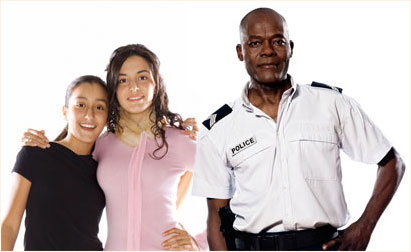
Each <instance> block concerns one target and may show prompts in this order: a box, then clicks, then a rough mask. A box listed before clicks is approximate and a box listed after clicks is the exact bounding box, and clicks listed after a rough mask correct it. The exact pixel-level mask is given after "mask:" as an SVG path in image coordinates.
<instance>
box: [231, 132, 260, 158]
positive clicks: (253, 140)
mask: <svg viewBox="0 0 411 252" xmlns="http://www.w3.org/2000/svg"><path fill="white" fill-rule="evenodd" d="M256 143H257V138H255V136H253V137H250V138H247V139H245V140H244V141H242V142H241V143H238V144H237V145H236V146H233V147H232V148H231V156H232V157H234V156H235V155H237V154H238V153H240V152H241V151H243V150H245V149H247V148H248V147H251V146H252V145H254V144H256Z"/></svg>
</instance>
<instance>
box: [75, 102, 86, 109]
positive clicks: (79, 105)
mask: <svg viewBox="0 0 411 252" xmlns="http://www.w3.org/2000/svg"><path fill="white" fill-rule="evenodd" d="M76 107H78V108H84V107H86V105H84V104H83V103H78V104H77V105H76Z"/></svg>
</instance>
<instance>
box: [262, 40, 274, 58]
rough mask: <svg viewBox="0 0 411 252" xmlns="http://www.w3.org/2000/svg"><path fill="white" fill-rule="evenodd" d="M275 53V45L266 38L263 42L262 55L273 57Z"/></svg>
mask: <svg viewBox="0 0 411 252" xmlns="http://www.w3.org/2000/svg"><path fill="white" fill-rule="evenodd" d="M274 55H275V51H274V47H273V45H272V44H271V43H270V41H268V40H266V41H264V42H263V43H262V47H261V56H262V57H272V56H274Z"/></svg>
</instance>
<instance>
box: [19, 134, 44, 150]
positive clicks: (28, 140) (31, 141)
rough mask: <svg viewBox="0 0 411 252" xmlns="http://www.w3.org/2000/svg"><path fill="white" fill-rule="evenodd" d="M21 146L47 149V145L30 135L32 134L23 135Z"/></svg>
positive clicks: (40, 139) (42, 140) (39, 138)
mask: <svg viewBox="0 0 411 252" xmlns="http://www.w3.org/2000/svg"><path fill="white" fill-rule="evenodd" d="M22 142H23V145H28V146H38V147H49V143H48V142H46V141H44V138H42V137H39V136H36V135H32V134H27V135H26V133H25V136H24V137H23V138H22Z"/></svg>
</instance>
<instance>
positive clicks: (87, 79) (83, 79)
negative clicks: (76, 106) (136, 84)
mask: <svg viewBox="0 0 411 252" xmlns="http://www.w3.org/2000/svg"><path fill="white" fill-rule="evenodd" d="M84 83H90V84H97V85H99V86H101V87H102V88H103V89H104V90H105V91H106V92H107V85H106V83H105V82H104V81H103V80H102V79H100V78H99V77H97V76H94V75H83V76H80V77H78V78H77V79H75V80H74V81H72V82H71V83H70V85H68V87H67V89H66V96H65V99H64V107H66V108H68V105H69V100H70V97H71V94H72V93H73V90H74V89H75V88H76V87H78V86H80V85H81V84H84ZM67 134H68V125H66V127H64V129H63V130H62V131H61V133H60V134H59V135H58V136H57V137H56V139H54V141H60V140H63V139H64V138H66V136H67Z"/></svg>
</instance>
